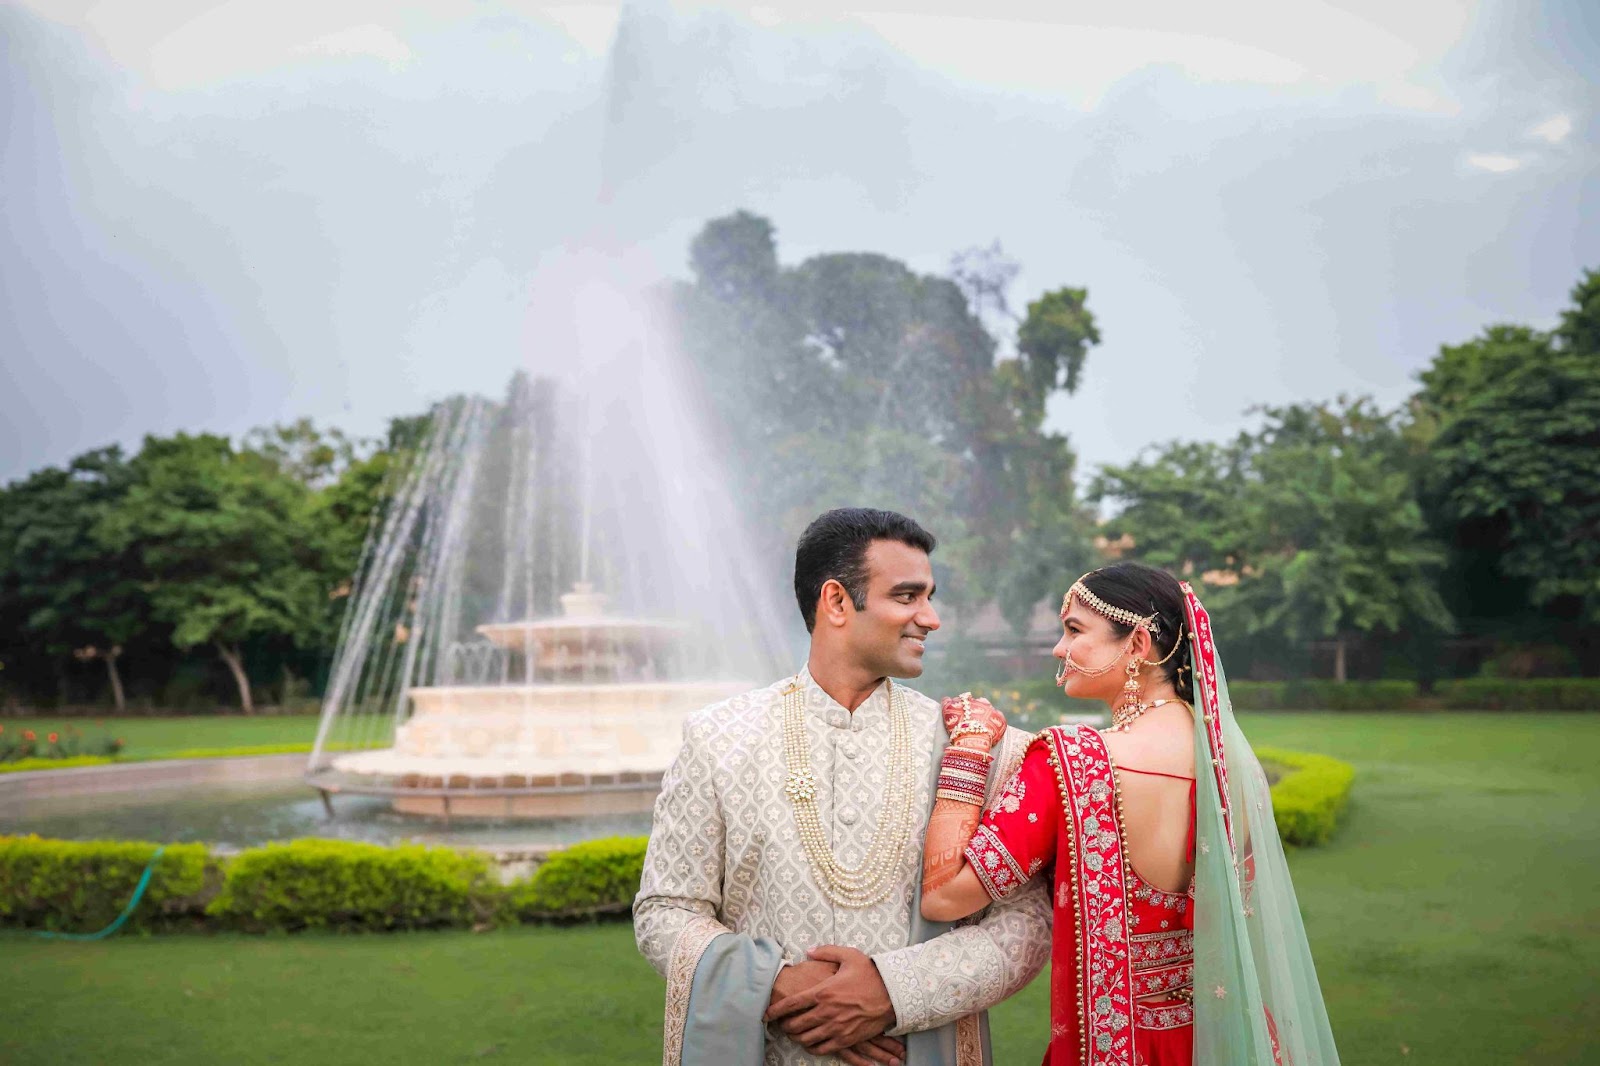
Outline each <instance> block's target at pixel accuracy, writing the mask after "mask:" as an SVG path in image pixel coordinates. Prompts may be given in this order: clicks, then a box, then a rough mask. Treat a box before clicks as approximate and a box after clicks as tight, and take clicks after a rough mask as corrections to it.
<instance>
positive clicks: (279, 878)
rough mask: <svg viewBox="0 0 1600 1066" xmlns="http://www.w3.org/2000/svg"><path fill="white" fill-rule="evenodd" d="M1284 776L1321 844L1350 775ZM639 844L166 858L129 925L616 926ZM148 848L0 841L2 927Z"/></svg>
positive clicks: (1285, 818)
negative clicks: (512, 869)
mask: <svg viewBox="0 0 1600 1066" xmlns="http://www.w3.org/2000/svg"><path fill="white" fill-rule="evenodd" d="M1262 757H1263V758H1264V759H1266V760H1267V761H1269V762H1271V763H1274V764H1276V765H1278V766H1280V767H1282V768H1284V769H1285V770H1286V771H1288V772H1287V773H1285V774H1284V775H1283V777H1282V778H1281V779H1280V780H1279V781H1278V782H1277V783H1276V784H1275V785H1273V788H1272V801H1273V806H1274V809H1275V812H1276V815H1277V820H1278V829H1279V832H1280V833H1281V834H1282V835H1283V838H1284V839H1285V840H1288V841H1291V842H1293V843H1299V844H1316V843H1320V842H1322V841H1324V840H1326V839H1327V838H1328V836H1329V835H1330V834H1331V833H1332V832H1333V830H1334V828H1335V826H1336V825H1337V823H1338V819H1339V815H1340V813H1341V812H1342V811H1343V809H1344V804H1345V800H1346V798H1347V797H1348V795H1349V791H1350V782H1351V780H1352V778H1353V776H1354V771H1353V770H1352V769H1351V768H1350V767H1349V766H1348V765H1347V764H1345V763H1342V762H1339V761H1338V760H1336V759H1329V758H1326V757H1324V756H1320V755H1303V754H1299V753H1295V752H1284V751H1263V752H1262ZM646 843H647V841H646V838H644V837H608V838H605V839H602V840H591V841H588V842H587V843H583V844H575V845H573V846H572V847H569V848H566V849H563V850H561V851H558V852H555V853H554V854H553V855H551V856H550V857H549V858H547V859H546V860H545V861H544V863H543V864H542V865H540V866H539V867H538V868H537V869H536V870H534V872H533V873H532V874H531V875H529V876H528V877H525V878H522V879H520V880H517V881H514V882H512V883H511V884H508V885H507V884H502V883H500V881H499V880H498V879H497V878H496V876H495V871H494V868H493V866H492V864H491V863H490V860H489V858H488V857H487V856H485V855H482V854H480V853H477V852H473V851H458V850H456V849H454V848H447V847H432V846H425V845H420V844H405V845H398V846H394V847H383V846H381V845H377V844H363V843H353V842H349V841H342V840H315V839H309V840H296V841H291V842H289V843H283V844H268V845H265V846H263V847H259V848H251V849H249V850H247V851H244V852H241V853H239V854H237V855H234V856H232V857H222V856H217V855H211V854H208V852H207V851H206V848H205V846H204V845H203V844H174V845H169V846H168V847H167V850H166V852H165V854H163V855H162V857H161V859H160V861H159V862H158V863H157V864H156V867H155V875H154V877H153V878H152V880H151V883H150V887H149V889H148V890H147V892H146V894H145V897H144V899H143V900H142V901H141V903H140V905H139V907H138V909H137V910H136V911H135V912H134V914H133V916H132V918H131V919H130V925H129V928H131V929H136V930H152V929H170V928H182V927H203V928H206V929H213V930H238V931H241V932H287V931H295V930H301V929H328V930H335V931H340V932H357V931H370V932H382V931H387V930H398V929H440V928H483V927H487V926H492V925H499V924H504V923H508V922H509V923H515V922H540V921H563V920H570V919H574V918H591V917H598V916H601V915H607V914H625V913H627V911H628V909H629V907H630V905H631V904H632V902H633V897H634V895H635V893H637V892H638V890H639V876H640V872H641V871H642V869H643V866H644V854H645V845H646ZM155 847H156V846H155V845H154V844H150V843H140V842H125V841H85V842H79V841H66V840H42V839H40V838H39V837H35V836H27V837H0V926H11V927H19V928H25V929H52V930H63V931H71V932H93V931H95V930H98V929H101V928H103V927H105V926H106V925H108V924H110V922H111V921H112V920H113V919H114V918H115V917H116V916H117V915H118V914H119V913H121V911H122V908H123V907H124V906H125V905H126V904H127V902H128V900H129V899H130V898H132V895H133V890H134V886H135V885H136V884H137V883H138V880H139V876H140V874H141V873H142V872H143V870H144V868H145V865H146V863H148V862H149V861H150V857H151V855H152V854H154V852H155Z"/></svg>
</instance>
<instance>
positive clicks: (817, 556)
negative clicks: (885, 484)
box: [794, 507, 938, 633]
mask: <svg viewBox="0 0 1600 1066" xmlns="http://www.w3.org/2000/svg"><path fill="white" fill-rule="evenodd" d="M875 540H897V541H899V542H900V543H901V544H906V545H909V546H910V547H913V548H920V549H922V550H923V551H924V552H927V553H928V554H929V555H932V554H933V549H934V546H935V545H936V544H938V541H936V540H934V539H933V534H932V533H929V532H928V531H927V530H926V529H923V528H922V527H921V526H919V525H917V523H916V522H914V521H912V520H911V519H909V518H907V517H906V516H905V515H903V514H898V513H896V512H894V511H879V510H875V509H873V508H871V507H838V508H835V509H834V510H832V511H825V512H823V513H822V514H820V515H818V516H817V517H816V518H815V519H813V520H812V522H811V524H810V525H809V526H807V527H806V531H805V532H804V533H802V534H800V545H799V547H797V548H796V549H795V552H794V598H795V599H796V600H799V601H800V616H801V617H802V618H804V619H805V620H806V632H807V633H810V632H811V631H812V630H813V629H815V628H816V626H817V598H818V597H819V596H821V595H822V586H823V585H825V584H827V583H828V581H830V580H833V581H837V582H839V584H841V585H843V586H844V589H845V591H846V592H848V593H849V594H850V602H851V603H853V604H855V606H856V610H858V611H860V610H863V609H865V608H866V606H867V548H868V547H869V546H871V544H872V542H873V541H875Z"/></svg>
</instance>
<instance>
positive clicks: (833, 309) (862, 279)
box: [674, 212, 1099, 626]
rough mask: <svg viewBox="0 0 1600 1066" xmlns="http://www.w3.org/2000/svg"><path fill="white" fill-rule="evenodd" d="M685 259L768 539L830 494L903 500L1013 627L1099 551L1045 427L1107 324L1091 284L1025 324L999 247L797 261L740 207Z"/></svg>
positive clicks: (725, 410) (688, 321)
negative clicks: (1096, 308) (915, 265)
mask: <svg viewBox="0 0 1600 1066" xmlns="http://www.w3.org/2000/svg"><path fill="white" fill-rule="evenodd" d="M690 263H691V266H692V268H693V270H694V273H695V279H694V282H693V283H692V284H687V285H680V286H678V288H677V290H676V292H675V294H674V296H675V304H676V306H677V309H678V312H679V318H680V322H681V323H682V329H683V337H684V341H685V346H686V348H687V350H688V352H689V354H690V355H691V357H692V359H693V361H694V363H695V365H696V366H697V367H699V368H700V371H701V373H702V375H703V379H704V381H705V382H706V384H707V385H708V387H709V390H710V392H711V395H712V397H713V400H714V404H715V407H716V409H717V411H718V413H719V414H720V416H721V421H722V423H723V425H724V427H725V429H726V435H727V441H728V451H729V453H730V454H732V455H734V456H736V457H737V459H738V463H737V465H738V467H740V468H741V469H740V470H739V471H737V472H736V477H738V478H739V480H740V482H741V485H742V489H743V498H744V499H746V500H747V501H749V506H750V509H751V511H752V512H753V517H754V518H755V519H756V524H757V526H758V527H761V528H765V529H768V530H770V531H771V534H770V536H771V539H770V541H769V542H768V543H767V544H766V546H765V547H766V549H767V554H768V555H770V556H771V557H774V558H779V557H782V555H783V554H784V551H783V549H784V547H785V546H786V542H787V541H788V540H789V539H790V538H792V537H793V535H794V534H795V533H797V532H798V523H800V522H803V521H804V520H805V518H807V517H809V516H810V515H813V514H815V513H816V512H817V511H818V510H821V509H822V508H824V507H831V506H838V505H840V504H847V503H861V504H876V505H880V506H890V507H898V508H901V509H904V510H907V511H910V512H911V513H913V514H916V515H918V516H920V517H921V518H923V519H924V520H925V521H927V522H928V523H929V525H930V526H932V527H933V528H934V529H935V531H936V532H937V533H938V534H939V535H940V537H941V539H942V541H943V542H944V543H945V545H946V547H945V548H944V549H942V550H941V552H940V560H941V561H940V567H941V571H942V573H941V578H940V581H941V585H940V587H941V594H945V595H948V596H949V597H950V599H952V600H953V601H955V602H957V603H961V602H964V601H970V602H971V603H974V604H976V603H981V602H985V601H987V600H990V599H994V598H996V597H998V598H999V599H1000V600H1001V604H1002V608H1003V610H1004V612H1005V614H1006V616H1007V617H1008V618H1010V619H1012V620H1013V623H1014V624H1016V625H1018V626H1022V625H1025V624H1026V621H1027V618H1028V615H1029V613H1030V611H1031V608H1032V606H1033V604H1034V603H1035V602H1037V600H1038V598H1039V595H1040V592H1041V589H1043V588H1045V587H1047V586H1048V585H1049V584H1050V583H1051V581H1052V580H1055V579H1058V578H1057V574H1058V572H1060V571H1064V570H1066V569H1070V568H1071V567H1073V566H1076V565H1079V564H1080V563H1081V562H1082V561H1083V560H1084V559H1085V558H1086V557H1087V555H1088V539H1087V536H1086V530H1087V528H1088V524H1089V522H1088V518H1087V516H1086V515H1085V514H1084V513H1083V511H1082V508H1081V507H1080V506H1079V504H1078V503H1077V501H1076V498H1075V495H1074V488H1073V480H1072V474H1073V468H1074V463H1075V456H1074V454H1073V452H1072V449H1071V448H1070V446H1069V445H1068V443H1067V441H1066V440H1065V438H1063V437H1061V436H1059V435H1054V434H1049V433H1047V432H1045V431H1044V430H1043V428H1042V423H1043V418H1044V411H1045V402H1046V400H1047V398H1048V397H1049V395H1051V394H1053V393H1055V392H1058V391H1061V390H1062V389H1071V388H1073V387H1075V386H1076V384H1077V381H1078V376H1079V374H1080V373H1081V369H1082V365H1083V360H1084V357H1085V353H1086V352H1087V349H1088V347H1089V346H1090V345H1092V344H1094V343H1096V342H1098V340H1099V334H1098V331H1097V330H1096V328H1095V325H1094V319H1093V316H1092V315H1091V314H1090V313H1089V311H1088V310H1087V307H1086V306H1085V300H1086V295H1085V293H1084V292H1083V290H1065V289H1064V290H1060V291H1059V292H1057V293H1047V294H1045V295H1044V296H1043V297H1041V298H1040V299H1039V300H1037V301H1035V303H1034V305H1032V306H1030V309H1029V313H1028V316H1027V318H1026V320H1025V321H1023V322H1021V323H1018V322H1017V321H1016V319H1015V317H1014V316H1013V315H1012V314H1011V312H1010V307H1009V304H1008V302H1007V296H1006V290H1007V287H1008V286H1009V285H1010V283H1011V280H1012V279H1013V278H1014V277H1015V274H1016V270H1015V265H1014V264H1012V263H1010V261H1009V260H1007V259H1006V258H1005V257H1004V253H1003V252H1002V251H1001V250H1000V249H999V247H998V246H995V247H993V248H990V249H986V250H983V251H982V252H974V253H964V254H962V255H959V256H957V257H956V258H955V259H954V261H953V262H952V268H951V273H952V276H951V277H948V278H947V277H939V276H935V275H925V274H919V273H917V272H916V271H914V270H912V269H910V268H909V267H907V266H906V265H905V264H904V263H901V262H898V261H896V260H894V259H892V258H890V257H888V256H883V255H876V254H870V253H836V254H825V255H818V256H814V257H812V258H810V259H807V260H805V261H804V262H802V263H800V264H798V265H797V266H794V267H784V266H782V265H781V264H780V263H779V261H778V257H777V250H776V245H775V241H774V238H773V230H772V227H771V225H770V223H768V222H767V221H766V220H764V219H761V218H758V217H757V216H754V215H750V214H748V213H744V212H740V213H738V214H735V215H732V216H729V217H727V218H723V219H717V220H714V221H712V222H710V223H708V224H707V225H706V227H705V228H704V229H703V230H702V231H701V233H700V235H699V236H698V237H697V238H696V239H695V241H694V242H693V245H692V247H691V253H690ZM1009 330H1017V331H1018V335H1019V336H1020V335H1022V334H1023V333H1026V336H1027V338H1028V340H1027V345H1026V350H1025V351H1024V350H1023V345H1022V344H1021V343H1020V342H1017V341H1014V340H1013V339H1012V338H1011V337H1009V336H1008V335H1007V334H1006V333H1005V332H1004V331H1009ZM1003 353H1015V354H1014V356H1011V357H1007V356H1006V355H1005V354H1003Z"/></svg>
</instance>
